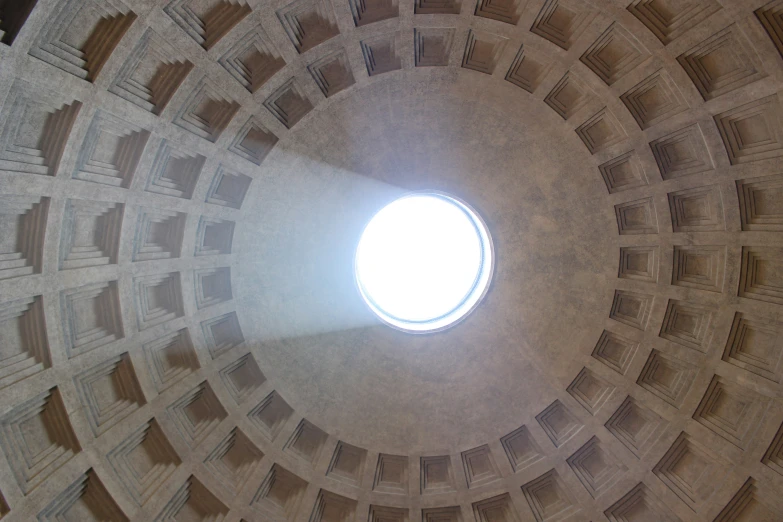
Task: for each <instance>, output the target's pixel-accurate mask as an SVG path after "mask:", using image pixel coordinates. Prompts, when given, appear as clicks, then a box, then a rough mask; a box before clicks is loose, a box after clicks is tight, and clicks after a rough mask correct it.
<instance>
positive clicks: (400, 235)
mask: <svg viewBox="0 0 783 522" xmlns="http://www.w3.org/2000/svg"><path fill="white" fill-rule="evenodd" d="M493 263H494V259H493V251H492V239H491V238H490V236H489V231H488V230H487V227H486V225H485V224H484V222H483V221H482V220H481V218H480V217H479V216H478V215H477V214H476V212H475V211H474V210H473V209H472V208H470V207H469V206H468V205H466V204H465V203H463V202H462V201H459V200H457V199H455V198H453V197H451V196H447V195H445V194H439V193H435V192H425V193H416V194H410V195H407V196H403V197H401V198H399V199H397V200H395V201H393V202H391V203H389V204H388V205H386V206H385V207H384V208H382V209H381V210H380V212H378V213H377V214H376V215H375V216H374V217H373V218H372V220H370V223H369V224H368V225H367V227H366V228H365V229H364V232H363V233H362V236H361V239H360V240H359V246H358V248H357V250H356V264H355V271H356V281H357V283H358V286H359V292H360V293H361V295H362V297H363V298H364V301H365V302H366V303H367V305H368V306H369V307H370V309H371V310H372V311H373V312H374V313H375V314H376V315H377V316H378V317H379V318H380V319H381V320H382V321H384V322H385V323H386V324H388V325H390V326H393V327H395V328H398V329H400V330H404V331H406V332H411V333H428V332H435V331H439V330H443V329H445V328H448V327H450V326H453V325H454V324H456V323H458V322H459V321H460V320H461V319H463V318H464V317H465V316H466V315H467V314H469V313H470V312H471V311H472V310H473V309H474V308H475V307H476V305H477V304H478V302H479V301H480V300H481V298H482V297H484V294H485V293H486V291H487V288H488V287H489V281H490V279H491V277H492V269H493Z"/></svg>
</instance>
